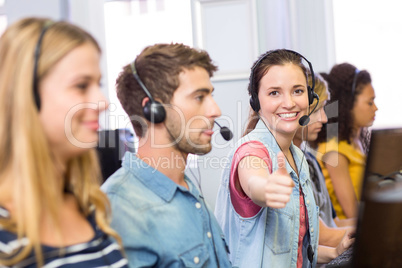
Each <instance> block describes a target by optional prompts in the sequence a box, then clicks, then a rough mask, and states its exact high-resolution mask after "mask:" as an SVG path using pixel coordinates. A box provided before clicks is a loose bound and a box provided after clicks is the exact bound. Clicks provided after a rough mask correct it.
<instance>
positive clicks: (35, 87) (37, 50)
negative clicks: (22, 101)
mask: <svg viewBox="0 0 402 268" xmlns="http://www.w3.org/2000/svg"><path fill="white" fill-rule="evenodd" d="M53 24H54V22H53V21H50V20H48V21H46V22H45V24H44V26H43V28H42V31H41V33H40V35H39V38H38V42H37V43H36V47H35V54H34V66H33V80H32V88H33V93H34V100H35V104H36V107H37V108H38V111H39V110H40V96H39V85H38V83H39V82H38V64H39V56H40V50H41V46H42V40H43V36H44V35H45V33H46V31H47V30H48V29H49V28H50V26H52V25H53Z"/></svg>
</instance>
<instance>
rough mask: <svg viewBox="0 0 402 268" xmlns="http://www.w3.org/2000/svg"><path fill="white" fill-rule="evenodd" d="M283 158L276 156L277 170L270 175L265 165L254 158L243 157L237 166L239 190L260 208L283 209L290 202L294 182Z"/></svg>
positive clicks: (257, 158) (281, 155)
mask: <svg viewBox="0 0 402 268" xmlns="http://www.w3.org/2000/svg"><path fill="white" fill-rule="evenodd" d="M285 161H286V160H285V157H284V155H283V153H282V152H280V153H279V154H278V169H277V170H276V171H275V172H274V173H272V174H270V173H269V171H268V167H267V164H266V163H265V162H264V161H263V159H261V158H259V157H256V156H247V157H244V158H243V159H242V160H241V161H240V162H239V165H238V175H239V181H240V185H239V186H237V187H241V190H242V191H244V193H245V194H246V195H247V196H248V197H250V199H251V200H252V201H253V202H254V203H255V204H257V205H259V206H261V207H266V206H269V207H272V208H283V207H285V206H286V203H287V202H289V200H290V194H291V193H292V190H293V187H294V182H293V180H292V178H291V177H290V175H289V174H288V173H287V171H286V162H285Z"/></svg>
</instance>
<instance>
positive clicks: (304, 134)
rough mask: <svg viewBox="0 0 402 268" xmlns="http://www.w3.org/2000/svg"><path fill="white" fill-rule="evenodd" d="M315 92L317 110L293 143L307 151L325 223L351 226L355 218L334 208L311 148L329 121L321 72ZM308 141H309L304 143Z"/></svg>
mask: <svg viewBox="0 0 402 268" xmlns="http://www.w3.org/2000/svg"><path fill="white" fill-rule="evenodd" d="M314 77H315V87H314V92H315V93H316V94H317V95H318V97H319V101H318V104H317V107H316V109H315V111H314V112H313V113H312V114H311V115H310V123H309V124H308V125H307V127H303V128H299V129H298V130H297V132H296V135H295V137H294V139H293V143H294V144H295V145H296V146H297V147H299V148H300V149H301V150H303V151H305V157H306V160H307V163H308V165H309V171H310V178H311V180H312V182H313V184H312V186H313V190H314V197H315V201H316V203H317V206H318V207H319V208H320V218H321V219H322V220H323V221H324V223H325V224H326V225H327V226H328V227H331V228H336V227H351V226H354V225H355V219H353V218H352V219H343V220H341V219H339V218H338V217H337V216H336V214H335V211H334V209H333V206H332V203H331V198H330V196H329V194H328V190H327V186H326V184H325V178H324V175H323V174H322V170H321V168H320V165H319V163H318V162H317V159H316V158H315V156H314V154H315V153H316V152H314V149H311V147H310V143H314V142H315V141H316V139H317V137H318V134H319V133H320V131H321V129H322V128H323V125H325V124H326V123H327V122H328V118H327V115H326V113H325V111H324V106H325V104H326V103H327V101H328V100H329V97H330V94H329V91H328V85H327V82H326V81H325V80H324V79H323V78H322V76H321V75H320V74H317V73H316V74H315V75H314ZM311 80H312V77H311V76H309V83H310V84H311V83H312V81H311ZM315 105H316V102H314V103H313V104H311V105H310V110H312V109H313V108H314V106H315ZM304 142H307V143H304Z"/></svg>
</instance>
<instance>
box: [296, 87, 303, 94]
mask: <svg viewBox="0 0 402 268" xmlns="http://www.w3.org/2000/svg"><path fill="white" fill-rule="evenodd" d="M303 93H304V89H301V88H298V89H296V90H295V94H296V95H302V94H303Z"/></svg>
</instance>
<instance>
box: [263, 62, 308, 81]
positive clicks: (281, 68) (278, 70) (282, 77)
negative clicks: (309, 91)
mask: <svg viewBox="0 0 402 268" xmlns="http://www.w3.org/2000/svg"><path fill="white" fill-rule="evenodd" d="M306 83H307V79H306V76H305V74H304V72H303V70H302V69H301V68H300V66H298V65H295V64H292V63H287V64H284V65H274V66H272V67H270V68H269V69H268V71H267V72H266V74H265V75H264V76H263V77H262V79H261V82H260V84H261V85H263V84H264V85H272V86H277V85H280V84H302V85H306Z"/></svg>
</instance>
